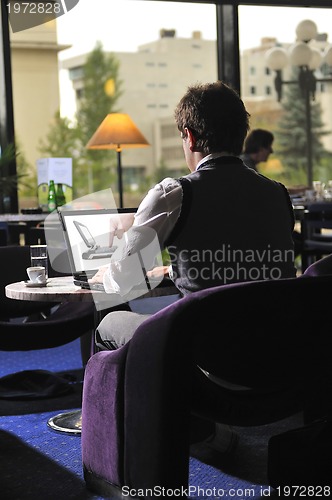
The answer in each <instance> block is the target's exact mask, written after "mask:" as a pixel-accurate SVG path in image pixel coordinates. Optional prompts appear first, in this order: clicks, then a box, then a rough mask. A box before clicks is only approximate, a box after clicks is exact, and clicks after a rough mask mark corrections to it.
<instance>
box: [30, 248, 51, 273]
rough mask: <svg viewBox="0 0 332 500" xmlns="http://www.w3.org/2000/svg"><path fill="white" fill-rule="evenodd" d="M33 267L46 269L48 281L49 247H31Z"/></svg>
mask: <svg viewBox="0 0 332 500" xmlns="http://www.w3.org/2000/svg"><path fill="white" fill-rule="evenodd" d="M30 259H31V266H32V267H34V266H42V267H45V276H46V279H48V257H47V245H30Z"/></svg>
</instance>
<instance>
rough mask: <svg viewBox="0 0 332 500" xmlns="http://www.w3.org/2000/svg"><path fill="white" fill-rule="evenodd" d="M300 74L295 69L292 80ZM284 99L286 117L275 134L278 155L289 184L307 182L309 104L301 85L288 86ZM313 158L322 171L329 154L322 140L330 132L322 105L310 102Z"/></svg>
mask: <svg viewBox="0 0 332 500" xmlns="http://www.w3.org/2000/svg"><path fill="white" fill-rule="evenodd" d="M298 71H299V70H297V69H295V68H294V70H293V75H292V80H294V81H296V82H297V81H298ZM283 90H284V99H283V100H282V106H283V110H284V112H283V115H282V118H281V120H280V122H279V125H278V129H277V130H276V131H275V136H276V148H275V153H276V154H277V155H278V156H279V157H280V158H281V159H282V162H283V165H284V167H285V169H286V178H287V180H288V184H306V183H307V158H308V153H307V151H308V149H307V135H306V101H305V98H304V95H303V94H302V91H301V88H300V86H299V85H298V84H297V83H294V84H289V85H287V87H286V88H285V87H284V89H283ZM310 107H311V136H312V158H313V164H314V167H315V170H318V169H319V167H320V165H321V164H322V161H323V159H324V157H326V156H327V155H328V154H329V153H328V152H327V151H326V150H325V149H324V146H323V144H322V141H321V139H322V137H323V136H324V135H327V134H329V133H330V132H328V131H326V130H324V123H323V121H322V110H321V106H320V103H319V102H317V101H312V100H311V101H310Z"/></svg>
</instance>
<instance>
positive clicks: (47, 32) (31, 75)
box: [10, 21, 67, 191]
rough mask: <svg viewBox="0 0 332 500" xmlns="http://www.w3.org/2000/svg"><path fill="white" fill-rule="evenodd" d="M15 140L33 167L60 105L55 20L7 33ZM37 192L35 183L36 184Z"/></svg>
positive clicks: (61, 48) (59, 48) (61, 47)
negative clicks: (39, 145)
mask: <svg viewBox="0 0 332 500" xmlns="http://www.w3.org/2000/svg"><path fill="white" fill-rule="evenodd" d="M10 40H11V64H12V84H13V103H14V124H15V140H16V142H17V146H18V150H19V151H20V149H21V150H22V153H23V154H24V157H25V159H26V160H27V162H28V163H29V165H30V166H31V167H32V169H33V171H34V169H35V165H36V160H37V159H38V158H39V157H40V153H39V151H38V144H39V141H40V140H41V139H43V138H44V137H45V134H46V132H47V130H48V127H49V125H50V123H51V122H52V120H53V118H54V115H55V113H56V111H58V110H59V108H60V89H59V69H58V53H59V51H60V50H63V49H65V48H67V46H60V45H58V43H57V34H56V22H55V21H51V22H48V23H45V24H41V25H40V26H36V27H34V28H30V29H27V30H23V31H18V32H16V33H13V32H12V31H11V33H10ZM36 191H37V186H36Z"/></svg>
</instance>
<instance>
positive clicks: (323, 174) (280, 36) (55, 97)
mask: <svg viewBox="0 0 332 500" xmlns="http://www.w3.org/2000/svg"><path fill="white" fill-rule="evenodd" d="M244 3H246V2H244ZM291 3H292V2H291ZM293 3H294V2H293ZM217 12H218V10H217V8H216V5H215V4H214V3H213V2H211V3H209V2H188V1H183V2H178V1H174V2H170V1H152V0H148V1H146V0H111V1H110V0H98V1H97V2H92V1H91V0H79V2H78V3H77V5H76V6H75V7H74V8H72V9H71V10H70V11H68V12H67V13H65V14H64V15H62V16H60V17H58V18H57V19H56V20H55V21H53V22H49V23H45V24H41V25H39V26H35V27H33V28H30V29H25V30H22V31H19V32H15V33H13V32H11V34H10V36H11V51H12V52H11V53H12V70H13V101H14V119H15V131H16V143H17V148H18V151H19V153H20V155H19V157H18V162H19V171H20V172H23V173H25V174H26V176H25V177H23V180H24V183H25V184H28V185H30V187H25V186H21V188H20V191H19V202H20V208H22V207H27V206H36V205H37V204H38V200H37V176H36V161H37V160H38V159H39V158H42V157H70V158H72V160H73V186H74V196H80V195H82V194H86V193H88V192H91V191H94V190H99V189H102V188H105V187H109V186H111V187H112V188H114V191H115V194H116V191H117V178H116V175H117V174H116V153H115V151H112V150H106V151H102V152H97V153H98V154H96V153H94V152H92V151H87V150H86V148H85V145H86V143H87V141H88V139H89V136H91V135H92V133H93V131H94V130H95V129H96V128H97V127H98V125H99V123H100V122H101V121H102V118H101V117H104V116H106V114H107V113H109V112H114V111H120V112H124V113H128V114H129V115H130V116H131V118H132V119H133V120H134V122H135V123H136V125H137V127H138V128H139V129H140V131H141V132H142V133H143V134H144V136H145V137H146V139H147V140H148V142H149V144H150V146H149V147H148V148H142V149H131V150H126V149H124V150H123V151H122V165H123V168H124V169H125V168H130V172H131V173H130V176H129V177H130V178H133V177H134V178H135V185H136V184H137V189H136V191H135V193H134V194H133V192H132V190H130V186H128V187H127V186H126V182H125V183H124V191H125V196H124V201H125V205H127V206H129V205H130V206H133V205H134V204H137V203H138V201H139V199H140V198H141V197H142V195H143V194H144V193H145V191H146V189H147V181H148V180H149V179H152V178H153V173H154V172H155V171H156V170H158V169H161V168H166V169H169V170H174V171H175V170H176V169H182V168H183V167H184V165H185V163H184V159H183V154H182V148H181V140H180V138H179V137H178V136H177V135H176V134H174V135H172V134H171V135H170V134H169V132H167V133H166V134H164V131H165V130H166V131H167V130H170V128H167V127H172V124H173V123H174V121H173V110H174V107H175V105H176V103H177V102H178V100H179V98H180V97H181V96H182V95H183V93H184V91H185V90H186V88H187V86H188V85H190V84H192V83H196V82H198V81H213V80H215V79H217V77H218V54H217V36H218V35H219V38H220V35H221V33H219V34H218V33H217ZM238 18H239V44H240V77H241V78H240V79H241V96H242V98H243V100H244V101H245V104H246V106H247V108H248V110H249V112H250V113H251V125H252V128H256V127H261V128H269V129H271V130H272V131H273V132H275V136H276V141H275V144H274V150H275V153H274V155H273V157H272V158H271V162H270V164H269V165H262V168H263V170H264V173H267V174H268V175H271V176H275V177H276V178H278V179H281V180H283V181H285V183H286V185H290V184H302V183H305V182H306V177H305V176H306V172H305V162H306V158H305V156H306V152H305V150H304V149H303V151H301V155H302V157H300V156H299V158H297V157H296V155H295V154H292V155H289V158H287V157H286V156H285V154H284V151H283V147H284V144H283V141H284V138H283V135H282V134H283V133H284V132H285V124H286V133H287V120H291V119H292V116H291V115H287V113H286V111H285V109H284V108H285V105H286V104H287V93H288V89H287V88H286V87H287V85H284V86H283V96H282V99H281V101H280V102H278V101H277V94H276V92H275V89H274V78H275V72H274V71H273V70H271V69H270V68H268V66H267V64H266V60H265V52H266V51H267V50H268V49H269V48H271V47H272V46H274V45H280V46H285V47H287V46H289V45H291V44H292V43H293V42H294V41H295V28H296V26H297V24H298V23H299V22H300V21H302V20H303V19H312V20H313V21H314V22H315V23H316V24H317V27H318V31H319V34H321V35H324V36H321V37H320V38H319V40H318V41H317V42H313V43H316V45H318V46H319V48H320V49H323V46H324V45H327V44H328V43H331V42H332V9H322V8H321V9H319V8H301V7H267V6H266V7H264V6H263V7H257V6H254V5H240V6H239V7H238ZM285 20H287V22H285ZM325 34H326V36H325ZM224 35H225V34H223V37H224ZM226 35H227V33H226ZM223 37H222V38H223ZM310 43H311V42H310ZM92 55H93V57H92ZM224 57H225V58H227V57H230V56H229V55H228V54H227V53H224ZM100 58H101V59H100ZM219 62H220V60H219ZM228 64H232V60H230V61H228ZM84 68H85V69H86V71H85V72H84ZM98 68H99V69H98ZM100 68H105V71H104V73H102V72H101V69H100ZM84 75H85V76H84ZM316 75H317V78H318V79H322V78H321V77H324V78H329V77H330V76H331V67H329V66H326V65H325V66H322V68H321V69H320V70H318V71H317V73H316ZM284 77H285V78H286V77H287V78H293V76H292V74H291V69H289V70H288V73H287V72H285V73H284ZM103 78H104V79H103ZM288 87H291V86H290V85H289V86H288ZM289 90H290V89H289ZM102 94H104V95H102ZM105 96H106V97H105ZM311 104H312V108H313V113H316V114H315V115H314V116H315V117H316V118H317V119H318V118H319V119H320V120H321V122H322V127H321V129H320V132H322V134H321V135H319V136H318V135H317V137H318V138H319V144H318V145H316V143H315V144H314V146H315V147H314V149H313V150H314V158H313V162H314V165H313V168H314V175H315V178H319V179H321V180H323V181H324V180H326V181H327V180H328V179H332V171H331V167H330V165H332V161H331V154H332V153H331V152H332V135H331V130H332V115H331V112H330V110H331V109H332V85H331V83H328V82H319V83H318V84H317V91H316V101H315V105H316V104H319V105H320V106H321V110H317V109H316V108H315V109H314V105H313V103H311ZM57 111H59V112H60V114H59V115H58V116H57V115H56V113H57ZM304 118H305V116H304V115H302V116H300V115H298V118H297V119H298V121H299V123H302V125H301V127H302V130H303V131H304V129H305V125H304ZM316 118H315V120H316ZM165 124H166V125H167V127H166V128H165ZM303 133H305V132H303ZM313 133H315V131H313ZM280 134H281V135H280ZM288 146H289V145H288ZM284 149H285V148H284ZM286 150H287V148H286ZM170 152H171V154H170ZM166 153H167V154H166ZM316 153H317V154H316ZM318 153H319V154H318ZM290 160H291V161H290ZM297 162H298V164H299V165H300V166H301V168H297V166H296V165H297ZM135 166H136V167H137V169H138V175H137V176H135V174H134V170H133V169H135ZM142 168H143V169H144V170H142ZM142 171H144V172H145V175H144V176H143V175H142ZM129 177H128V178H129ZM124 180H126V176H124ZM140 180H141V182H139V181H140ZM127 188H128V189H127ZM127 191H128V192H127ZM133 196H135V199H133V198H132V197H133Z"/></svg>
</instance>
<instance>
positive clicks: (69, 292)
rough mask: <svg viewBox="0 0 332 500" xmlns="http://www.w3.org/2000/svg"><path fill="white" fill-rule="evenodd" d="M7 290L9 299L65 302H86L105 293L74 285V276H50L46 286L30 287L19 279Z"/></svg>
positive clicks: (8, 286) (7, 287)
mask: <svg viewBox="0 0 332 500" xmlns="http://www.w3.org/2000/svg"><path fill="white" fill-rule="evenodd" d="M5 291H6V297H8V298H9V299H16V300H32V301H38V300H39V301H45V300H46V301H48V302H63V301H66V300H68V301H75V302H84V301H91V300H93V295H94V294H96V293H98V294H101V295H104V293H103V292H95V291H93V292H92V291H91V290H83V289H82V288H80V287H78V286H76V285H74V283H73V278H72V276H64V277H61V278H49V279H48V282H47V285H46V286H44V287H37V286H36V287H30V286H29V287H28V286H27V285H26V282H25V281H18V282H16V283H11V284H9V285H7V286H6V288H5Z"/></svg>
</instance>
